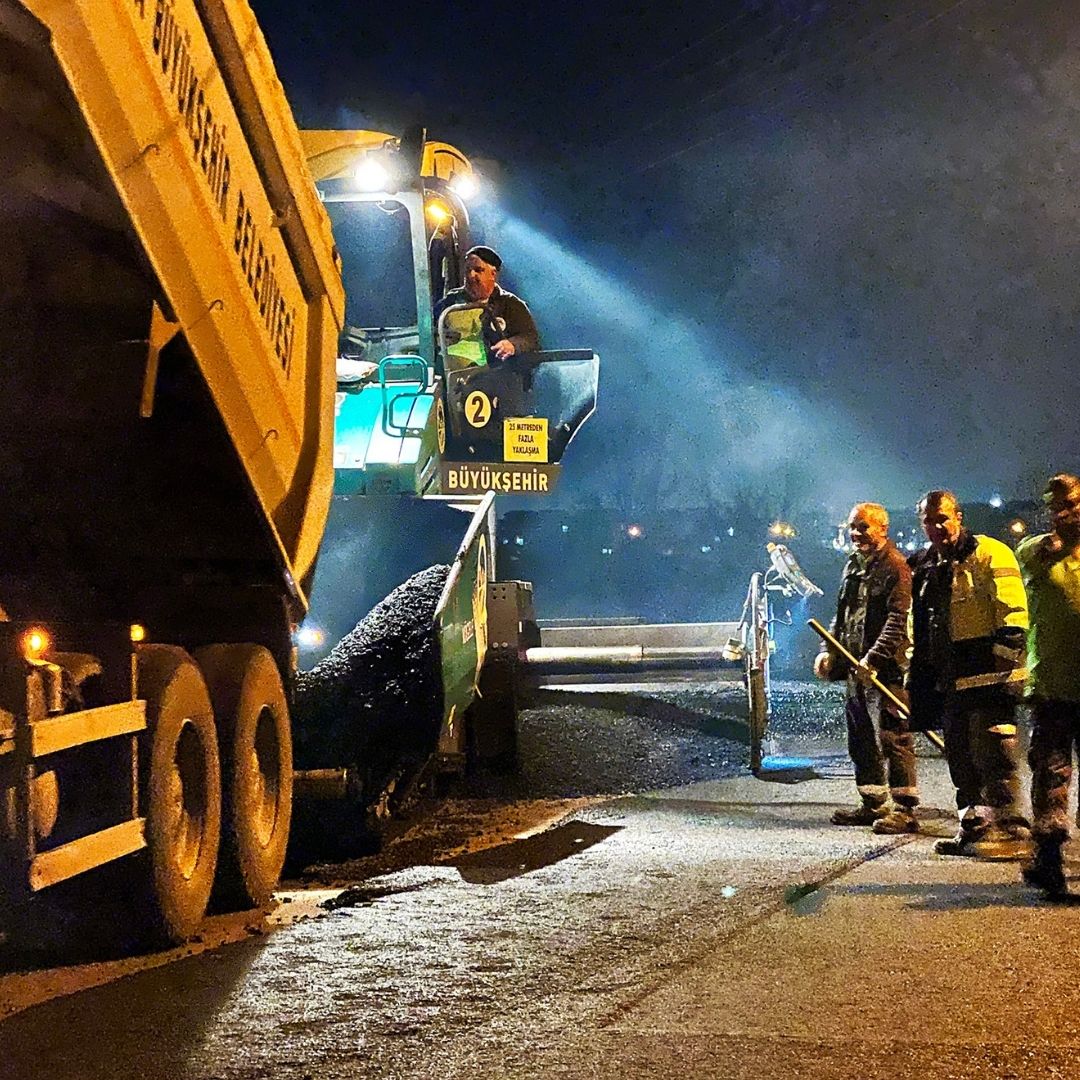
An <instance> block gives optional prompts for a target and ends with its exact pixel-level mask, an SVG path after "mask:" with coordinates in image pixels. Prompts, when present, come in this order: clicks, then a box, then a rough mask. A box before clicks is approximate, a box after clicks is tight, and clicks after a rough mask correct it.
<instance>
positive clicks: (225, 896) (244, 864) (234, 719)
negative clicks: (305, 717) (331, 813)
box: [195, 645, 293, 909]
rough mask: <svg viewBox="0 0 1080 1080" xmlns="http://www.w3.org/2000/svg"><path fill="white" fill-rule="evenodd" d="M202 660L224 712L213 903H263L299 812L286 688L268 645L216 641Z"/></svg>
mask: <svg viewBox="0 0 1080 1080" xmlns="http://www.w3.org/2000/svg"><path fill="white" fill-rule="evenodd" d="M195 659H196V660H197V661H198V664H199V667H200V668H201V669H202V673H203V675H204V676H205V677H206V683H207V686H208V688H209V690H210V700H211V701H212V702H213V705H214V715H215V717H216V718H217V729H218V740H219V745H220V748H221V771H222V778H223V797H222V833H221V853H220V855H219V857H218V874H217V883H216V885H215V891H214V902H215V905H216V904H217V903H219V902H220V903H221V904H222V905H227V906H229V907H231V908H234V909H235V908H247V907H261V906H263V905H264V904H266V903H267V902H268V901H269V899H270V897H271V896H272V895H273V892H274V888H275V887H276V886H277V883H278V878H279V877H280V876H281V868H282V866H283V865H284V863H285V849H286V847H287V845H288V842H289V825H290V821H291V818H292V780H293V761H292V733H291V730H290V727H289V709H288V705H287V704H286V702H285V689H284V687H283V686H282V683H281V674H280V672H279V671H278V667H277V664H276V663H275V662H274V658H273V656H271V654H270V652H269V651H268V650H267V649H264V648H263V647H262V646H261V645H210V646H208V647H207V648H205V649H199V650H198V651H197V652H196V653H195Z"/></svg>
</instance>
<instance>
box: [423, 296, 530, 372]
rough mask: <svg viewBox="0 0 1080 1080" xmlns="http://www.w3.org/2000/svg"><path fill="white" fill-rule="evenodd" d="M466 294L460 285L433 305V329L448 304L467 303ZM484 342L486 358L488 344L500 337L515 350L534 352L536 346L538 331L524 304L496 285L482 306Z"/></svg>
mask: <svg viewBox="0 0 1080 1080" xmlns="http://www.w3.org/2000/svg"><path fill="white" fill-rule="evenodd" d="M471 303H473V301H472V300H470V299H469V294H468V292H467V291H466V290H465V287H464V286H462V287H461V288H460V289H451V290H450V292H448V293H447V294H446V295H445V296H444V297H443V298H442V299H441V300H440V301H439V302H438V303H437V304H436V305H435V329H436V332H437V331H438V326H439V316H440V315H441V314H442V313H443V312H444V311H445V310H446V309H447V308H448V307H450V306H451V305H452V304H471ZM481 322H482V325H483V329H484V344H485V345H486V346H487V349H488V353H489V357H488V358H489V359H490V352H491V347H492V346H493V345H494V344H495V343H496V342H497V341H502V340H503V339H504V338H505V339H506V340H507V341H509V342H511V343H512V344H513V346H514V350H515V352H517V353H531V352H536V350H537V349H539V348H540V334H539V332H538V331H537V329H536V323H535V322H534V321H533V317H532V312H531V311H530V310H529V306H528V304H526V303H525V301H524V300H522V299H521V298H520V297H518V296H515V295H514V294H513V293H512V292H507V291H506V290H505V289H503V288H500V287H499V285H498V284H496V285H495V288H494V289H493V290H492V293H491V295H490V296H489V297H488V299H487V303H486V304H485V305H484V314H483V317H482V320H481Z"/></svg>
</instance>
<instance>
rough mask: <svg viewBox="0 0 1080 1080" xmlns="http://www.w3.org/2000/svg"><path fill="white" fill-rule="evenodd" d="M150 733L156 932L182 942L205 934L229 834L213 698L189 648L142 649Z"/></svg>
mask: <svg viewBox="0 0 1080 1080" xmlns="http://www.w3.org/2000/svg"><path fill="white" fill-rule="evenodd" d="M137 655H138V678H139V683H138V687H139V696H140V697H142V698H145V699H146V719H147V731H146V733H145V736H144V742H143V752H142V753H141V754H140V784H139V787H140V802H141V804H142V813H143V815H144V816H145V818H146V841H147V847H148V851H147V853H146V854H147V856H148V859H147V860H146V862H144V863H143V865H144V867H146V869H145V870H144V874H145V877H144V879H143V881H142V885H143V891H145V892H147V893H148V894H149V914H150V921H151V930H152V932H153V933H154V935H155V936H159V937H164V938H165V939H167V940H168V941H172V942H179V941H184V940H186V939H187V938H190V937H191V935H192V934H194V933H195V931H196V930H197V929H198V928H199V925H200V923H201V922H202V919H203V915H204V914H205V913H206V905H207V903H208V901H209V899H210V890H211V888H212V887H213V884H214V869H215V867H216V865H217V855H218V841H219V838H220V835H221V769H220V764H219V761H218V748H217V732H216V730H215V728H214V714H213V709H212V707H211V704H210V695H209V694H208V692H207V689H206V683H205V682H204V681H203V677H202V674H201V673H200V671H199V669H198V667H197V666H196V664H195V662H194V661H193V660H192V659H191V657H190V656H188V654H187V653H186V652H184V650H183V649H178V648H173V647H170V646H167V645H146V646H141V647H140V648H139V650H138V654H137Z"/></svg>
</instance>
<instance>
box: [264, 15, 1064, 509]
mask: <svg viewBox="0 0 1080 1080" xmlns="http://www.w3.org/2000/svg"><path fill="white" fill-rule="evenodd" d="M252 6H253V8H254V10H255V13H256V15H257V17H258V19H259V22H260V24H261V26H262V28H263V31H264V33H265V34H266V37H267V40H268V41H269V44H270V48H271V51H272V52H273V54H274V57H275V60H276V62H277V65H278V71H279V74H280V76H281V79H282V82H283V84H284V86H285V90H286V93H287V94H288V96H289V98H290V100H291V102H292V104H293V107H294V110H295V111H296V113H297V119H298V121H299V122H300V124H301V125H302V126H312V127H370V128H376V129H379V130H384V131H392V132H397V131H400V129H401V128H402V127H403V126H404V125H406V124H408V123H414V122H422V123H423V124H424V125H425V126H426V127H427V129H428V131H429V134H430V136H431V137H433V138H438V139H444V140H446V141H449V142H453V143H455V144H456V145H458V146H460V147H461V149H463V150H464V151H465V152H466V153H467V154H469V156H470V157H472V159H473V160H474V162H475V163H476V164H477V165H478V167H479V168H480V169H481V170H482V171H483V173H484V174H485V176H487V177H489V178H490V179H491V181H492V185H491V188H492V190H491V192H490V193H489V195H488V197H487V200H486V202H485V203H484V204H483V205H481V206H480V207H478V208H477V210H476V212H475V216H474V230H473V232H474V237H475V238H476V239H478V240H483V241H485V242H487V243H490V244H492V245H493V246H495V247H497V248H498V249H499V250H500V251H501V252H502V254H503V256H504V258H505V259H506V263H507V267H506V270H505V272H504V283H505V284H507V285H508V286H509V287H510V288H512V289H514V290H515V291H517V292H519V293H520V294H521V295H523V296H524V297H525V299H527V300H528V301H529V302H530V305H531V306H532V307H533V309H534V312H535V314H536V315H537V319H538V322H539V324H540V327H541V331H542V334H543V336H544V341H545V344H546V345H547V346H548V347H566V348H571V347H581V346H585V345H589V346H592V347H594V348H595V349H596V351H597V352H598V353H599V354H600V356H601V360H602V365H603V366H602V370H601V401H600V405H599V408H598V411H597V415H596V416H595V417H594V418H593V420H592V421H590V425H589V426H588V427H587V428H586V429H585V430H584V431H583V432H582V433H581V435H580V436H579V440H578V441H577V442H575V444H574V445H573V447H572V448H571V451H570V452H568V456H567V466H566V470H565V475H564V478H563V481H562V488H561V491H560V498H561V499H562V500H563V501H564V502H565V503H566V504H568V505H577V504H581V505H588V504H593V503H596V502H600V503H601V504H603V505H608V506H612V507H623V506H625V507H627V508H633V507H638V506H641V507H648V506H655V505H661V506H672V507H678V506H693V505H702V504H708V503H711V502H715V503H717V504H724V503H730V502H732V501H734V500H738V499H744V498H756V499H758V500H760V501H762V502H764V503H766V504H768V505H769V506H770V507H772V508H774V509H775V512H777V513H781V514H793V513H797V512H798V510H799V509H800V507H802V506H805V505H808V504H811V503H825V504H826V505H829V506H830V507H835V508H836V510H837V512H838V513H843V511H844V509H845V506H846V505H849V504H850V502H851V501H853V500H855V499H872V500H879V501H884V502H886V503H887V504H889V505H892V506H903V505H911V504H912V503H913V502H914V501H915V499H916V497H917V496H918V495H919V494H920V493H921V491H923V490H925V489H927V488H930V487H939V486H944V487H953V488H954V489H956V490H957V491H958V493H959V494H960V495H961V497H962V498H966V499H972V500H975V499H978V500H985V499H987V498H989V497H990V496H991V495H992V494H994V493H1000V494H1001V495H1003V496H1004V497H1005V498H1010V497H1031V496H1033V495H1034V494H1036V493H1037V491H1038V490H1040V489H1041V485H1042V482H1043V481H1044V480H1045V477H1046V476H1047V475H1048V474H1049V472H1051V471H1057V470H1059V469H1069V470H1072V471H1078V470H1080V439H1078V431H1080V419H1078V412H1077V408H1076V404H1075V397H1076V394H1075V385H1076V379H1077V354H1078V351H1080V350H1078V346H1077V315H1078V310H1080V284H1078V281H1077V274H1076V272H1075V266H1076V261H1077V260H1076V255H1077V247H1078V240H1080V220H1078V219H1080V199H1078V194H1077V193H1078V190H1080V188H1078V183H1077V178H1078V177H1080V13H1078V12H1077V9H1076V5H1075V3H1066V2H1049V0H1025V2H1024V3H1017V2H1016V0H960V2H957V0H895V2H874V0H858V2H851V0H760V2H750V0H745V2H742V3H723V2H720V3H711V4H689V3H688V4H683V5H659V4H654V3H644V2H642V3H629V4H619V5H616V4H603V3H600V4H591V5H590V4H584V3H575V4H569V3H562V2H547V3H544V4H534V3H526V4H522V5H520V6H518V7H514V6H513V5H488V6H486V7H484V6H479V5H476V6H470V7H466V6H463V5H454V4H448V5H443V6H442V7H441V8H440V7H438V6H436V5H431V4H415V3H411V2H408V0H405V2H397V3H392V4H387V5H379V4H372V3H359V2H357V0H319V2H318V3H316V4H312V5H310V6H306V5H305V6H304V8H305V9H304V10H301V5H297V4H295V3H293V2H291V0H290V2H289V3H285V2H284V0H252Z"/></svg>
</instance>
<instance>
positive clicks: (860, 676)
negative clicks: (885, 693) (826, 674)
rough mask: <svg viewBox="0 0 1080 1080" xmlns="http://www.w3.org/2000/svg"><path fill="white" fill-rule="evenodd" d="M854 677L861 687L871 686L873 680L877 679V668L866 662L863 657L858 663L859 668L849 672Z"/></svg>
mask: <svg viewBox="0 0 1080 1080" xmlns="http://www.w3.org/2000/svg"><path fill="white" fill-rule="evenodd" d="M851 674H852V675H854V676H855V679H856V680H857V681H858V682H861V683H862V684H863V686H873V685H874V679H876V678H877V668H876V667H874V666H873V665H872V664H868V663H867V662H866V659H865V657H864V658H863V659H862V660H860V661H859V666H858V667H856V668H854V669H853V670H852V672H851Z"/></svg>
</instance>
